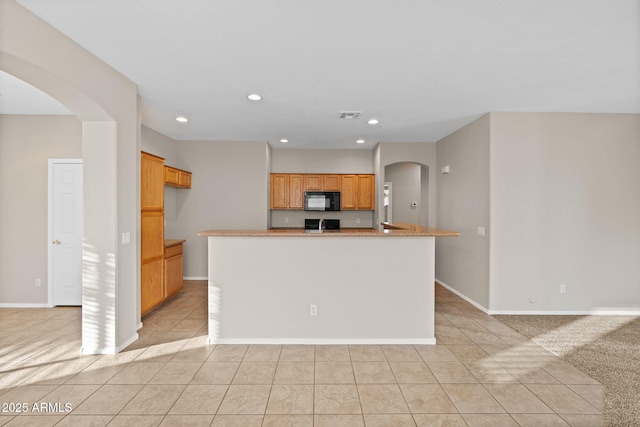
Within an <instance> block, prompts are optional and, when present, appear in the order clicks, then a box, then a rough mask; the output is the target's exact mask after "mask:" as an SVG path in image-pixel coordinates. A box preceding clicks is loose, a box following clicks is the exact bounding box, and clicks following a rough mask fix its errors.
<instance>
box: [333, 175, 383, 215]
mask: <svg viewBox="0 0 640 427" xmlns="http://www.w3.org/2000/svg"><path fill="white" fill-rule="evenodd" d="M374 177H375V176H374V175H342V180H341V181H342V182H341V184H342V186H341V190H340V201H341V209H343V210H369V211H370V210H373V209H374V206H375V179H374Z"/></svg>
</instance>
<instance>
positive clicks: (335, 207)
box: [304, 191, 340, 211]
mask: <svg viewBox="0 0 640 427" xmlns="http://www.w3.org/2000/svg"><path fill="white" fill-rule="evenodd" d="M304 210H305V211H339V210H340V192H339V191H305V192H304Z"/></svg>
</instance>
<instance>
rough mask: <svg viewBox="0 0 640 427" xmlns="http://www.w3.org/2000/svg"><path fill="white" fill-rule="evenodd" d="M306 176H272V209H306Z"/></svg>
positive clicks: (275, 174) (278, 174)
mask: <svg viewBox="0 0 640 427" xmlns="http://www.w3.org/2000/svg"><path fill="white" fill-rule="evenodd" d="M303 186H304V176H303V175H300V174H288V173H274V174H271V209H304V190H303V188H304V187H303Z"/></svg>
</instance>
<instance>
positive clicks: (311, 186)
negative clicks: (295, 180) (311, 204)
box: [304, 174, 340, 191]
mask: <svg viewBox="0 0 640 427" xmlns="http://www.w3.org/2000/svg"><path fill="white" fill-rule="evenodd" d="M304 191H340V175H324V174H314V175H312V174H305V175H304Z"/></svg>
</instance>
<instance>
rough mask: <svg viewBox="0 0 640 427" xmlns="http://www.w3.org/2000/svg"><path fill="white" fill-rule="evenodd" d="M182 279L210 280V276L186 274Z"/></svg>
mask: <svg viewBox="0 0 640 427" xmlns="http://www.w3.org/2000/svg"><path fill="white" fill-rule="evenodd" d="M182 280H209V278H208V277H207V276H204V277H200V276H186V277H183V278H182Z"/></svg>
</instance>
